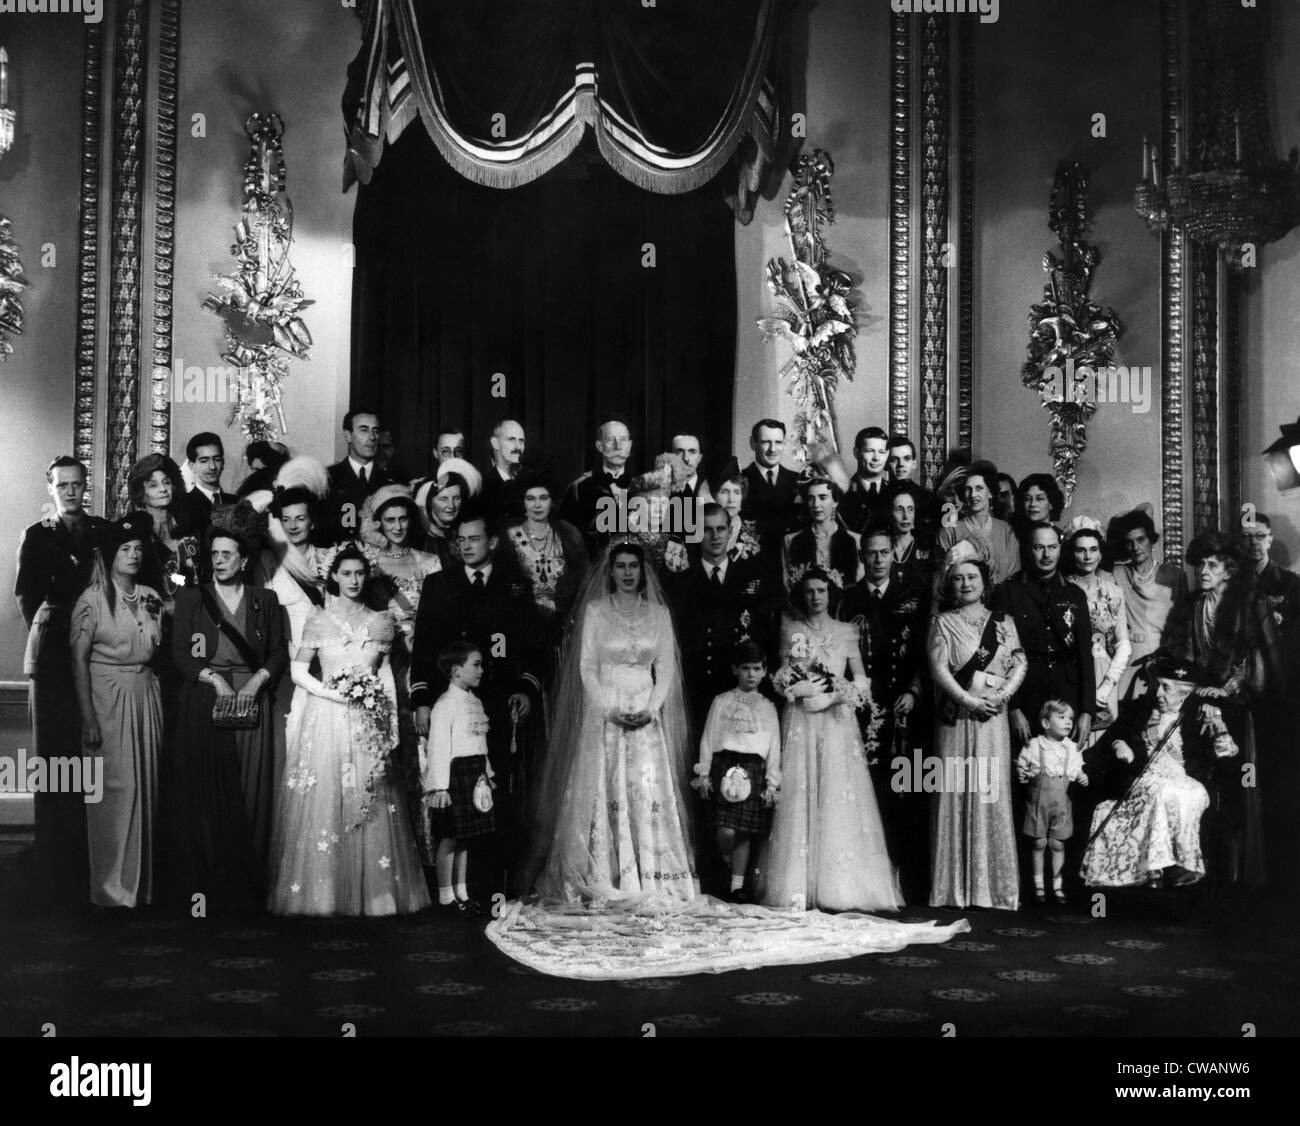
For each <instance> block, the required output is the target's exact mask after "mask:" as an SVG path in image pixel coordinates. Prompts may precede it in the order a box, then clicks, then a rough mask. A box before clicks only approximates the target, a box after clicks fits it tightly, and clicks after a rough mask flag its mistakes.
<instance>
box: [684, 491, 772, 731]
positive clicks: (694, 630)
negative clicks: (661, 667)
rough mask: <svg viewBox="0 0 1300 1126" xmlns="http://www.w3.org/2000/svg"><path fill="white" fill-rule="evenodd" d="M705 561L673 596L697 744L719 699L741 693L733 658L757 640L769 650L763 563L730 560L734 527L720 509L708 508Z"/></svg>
mask: <svg viewBox="0 0 1300 1126" xmlns="http://www.w3.org/2000/svg"><path fill="white" fill-rule="evenodd" d="M702 524H703V533H704V538H703V540H702V541H701V543H700V557H699V558H698V559H696V560H695V561H694V562H693V563H692V564H691V565H690V567H689V568H688V569H687V570H685V571H682V572H681V573H679V574H676V575H672V576H671V577H670V579H669V584H670V585H669V588H668V594H669V599H670V601H671V603H672V607H673V612H674V614H675V615H676V617H677V622H678V624H679V629H678V634H677V639H678V643H679V644H680V646H681V653H682V676H683V678H684V679H685V681H686V693H687V704H688V706H689V708H690V714H691V718H692V721H693V728H694V734H695V738H696V739H698V738H699V736H700V734H701V733H702V732H703V730H704V721H705V719H706V718H707V717H708V714H709V705H710V704H712V703H713V698H714V697H715V696H717V695H719V694H720V693H722V692H726V691H728V690H729V689H731V688H734V687H735V678H734V677H733V676H732V673H731V655H732V651H733V650H734V649H735V647H736V642H737V641H739V640H740V639H741V638H742V637H751V638H753V639H754V640H755V641H756V642H758V644H759V645H761V646H763V649H764V651H767V650H768V649H769V647H770V646H769V641H770V639H769V637H768V636H767V633H768V630H767V629H766V625H767V623H766V621H765V615H764V614H763V613H762V601H763V573H762V565H761V564H760V563H759V561H758V560H757V559H734V560H733V559H732V558H731V557H730V556H729V555H728V554H727V533H728V531H729V526H730V522H729V521H728V519H727V514H726V512H725V511H724V510H723V509H722V507H721V506H720V505H716V504H706V505H705V506H704V516H703V521H702Z"/></svg>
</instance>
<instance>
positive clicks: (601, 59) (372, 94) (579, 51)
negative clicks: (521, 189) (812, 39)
mask: <svg viewBox="0 0 1300 1126" xmlns="http://www.w3.org/2000/svg"><path fill="white" fill-rule="evenodd" d="M782 8H783V0H654V3H653V5H651V6H647V5H646V4H645V3H643V2H642V0H476V2H475V3H454V4H445V3H431V2H419V0H372V3H371V4H370V5H369V9H368V11H366V13H365V19H364V25H363V33H362V46H361V50H360V52H359V53H358V54H357V56H356V58H355V59H354V60H353V62H352V64H351V66H350V67H349V68H348V86H347V91H346V93H345V95H344V102H343V111H344V115H345V119H346V123H347V130H348V154H347V161H346V166H345V172H344V189H345V190H346V189H347V188H348V187H350V186H351V184H352V183H353V182H354V181H356V180H360V181H361V182H362V183H369V181H370V177H371V175H372V173H373V171H374V169H375V167H376V165H378V164H379V161H380V159H381V157H382V155H383V150H384V146H385V144H391V143H392V142H393V141H395V140H396V139H397V138H398V137H399V136H400V135H401V134H402V132H403V131H404V130H405V129H406V128H407V127H408V126H409V125H410V124H411V123H412V122H413V121H414V120H415V119H416V117H417V116H418V117H419V119H420V120H421V121H422V122H423V124H424V127H425V128H426V129H427V130H428V132H429V136H430V137H431V138H432V139H433V142H434V144H435V145H436V146H437V148H438V151H439V152H440V153H441V154H442V156H443V157H444V158H445V159H446V161H447V162H448V164H450V165H451V166H452V167H453V168H454V169H456V171H457V172H459V173H460V174H461V175H463V176H466V177H468V178H469V179H470V180H473V181H475V182H476V183H479V184H485V185H487V186H489V187H494V188H512V187H516V186H518V185H520V184H524V183H527V182H529V181H531V180H535V179H536V178H537V177H539V176H541V175H542V174H543V173H544V172H546V171H548V170H549V169H551V168H553V167H555V166H556V165H557V164H559V163H560V162H561V161H562V160H564V158H565V157H567V156H568V155H569V154H570V153H572V152H573V150H574V149H575V148H576V147H577V146H578V145H579V143H580V142H581V141H582V138H583V135H584V133H586V132H587V131H588V130H590V131H591V133H592V134H593V136H594V138H595V142H596V145H597V147H598V148H599V151H600V153H601V155H602V156H603V158H604V159H605V160H606V161H607V162H608V164H609V165H610V167H611V168H613V169H614V170H615V171H616V172H617V173H618V174H619V175H620V176H623V177H624V178H625V179H627V180H630V181H631V182H632V183H634V184H636V185H638V186H639V187H642V188H645V189H648V190H650V191H654V192H660V193H665V194H680V193H683V192H688V191H691V190H693V189H695V188H698V187H700V186H701V185H703V184H705V183H707V182H708V181H709V180H711V179H712V178H713V177H714V176H715V175H717V174H718V173H719V172H720V171H721V170H722V169H723V167H724V166H725V165H726V164H727V162H728V161H731V160H733V159H734V161H735V181H734V182H735V193H734V197H733V198H731V203H732V207H733V210H734V211H735V212H736V215H737V217H738V218H739V219H740V220H741V221H742V222H748V221H749V219H750V216H751V214H752V207H753V201H754V198H755V196H756V195H757V193H758V191H759V190H760V188H761V184H762V177H763V173H764V171H765V169H766V167H767V165H768V164H770V163H772V162H773V161H774V160H775V158H776V154H777V151H778V149H779V134H780V130H781V128H782V122H783V121H784V120H785V119H786V116H787V115H786V112H785V108H784V106H783V104H782V102H781V98H782V96H783V93H784V88H785V82H784V81H783V73H782V70H783V67H784V65H785V54H786V52H785V50H784V47H783V42H782V40H783V38H784V37H783V35H782V29H781V26H780V24H781V20H782V17H783V11H782ZM730 182H731V181H730V177H729V178H728V183H730Z"/></svg>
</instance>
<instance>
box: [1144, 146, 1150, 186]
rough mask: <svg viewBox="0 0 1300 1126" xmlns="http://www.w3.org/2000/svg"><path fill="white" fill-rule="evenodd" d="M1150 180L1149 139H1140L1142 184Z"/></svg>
mask: <svg viewBox="0 0 1300 1126" xmlns="http://www.w3.org/2000/svg"><path fill="white" fill-rule="evenodd" d="M1150 179H1151V138H1150V137H1143V138H1142V182H1143V183H1144V184H1145V183H1146V182H1147V181H1148V180H1150Z"/></svg>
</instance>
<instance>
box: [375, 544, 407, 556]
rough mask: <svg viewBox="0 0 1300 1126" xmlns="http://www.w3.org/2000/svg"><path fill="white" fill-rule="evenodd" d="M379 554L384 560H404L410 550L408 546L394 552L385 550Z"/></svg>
mask: <svg viewBox="0 0 1300 1126" xmlns="http://www.w3.org/2000/svg"><path fill="white" fill-rule="evenodd" d="M379 554H380V555H382V556H383V557H384V558H385V559H405V558H406V557H407V556H408V555H410V554H411V549H410V547H409V546H407V547H399V548H398V549H397V550H396V551H393V550H391V549H389V548H385V549H384V550H383V551H381V552H380V553H379Z"/></svg>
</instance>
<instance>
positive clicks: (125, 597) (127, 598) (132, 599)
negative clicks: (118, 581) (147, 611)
mask: <svg viewBox="0 0 1300 1126" xmlns="http://www.w3.org/2000/svg"><path fill="white" fill-rule="evenodd" d="M117 590H118V593H119V594H120V595H121V596H122V601H123V602H129V603H131V605H132V606H134V605H135V604H136V603H137V602H139V601H140V588H139V587H136V589H135V592H134V593H133V594H127V593H126V591H124V590H123V589H122V588H121V587H118V588H117Z"/></svg>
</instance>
